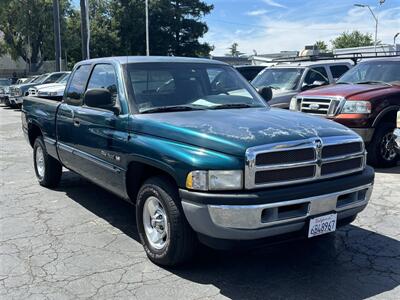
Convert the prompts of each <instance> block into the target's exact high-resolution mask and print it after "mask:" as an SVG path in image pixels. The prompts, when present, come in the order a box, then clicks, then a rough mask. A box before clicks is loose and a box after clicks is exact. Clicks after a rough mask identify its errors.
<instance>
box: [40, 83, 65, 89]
mask: <svg viewBox="0 0 400 300" xmlns="http://www.w3.org/2000/svg"><path fill="white" fill-rule="evenodd" d="M57 85H60V83H56V82H53V83H46V84H38V85H35V88H36V89H37V90H41V89H45V88H50V87H53V86H57Z"/></svg>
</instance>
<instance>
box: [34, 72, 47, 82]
mask: <svg viewBox="0 0 400 300" xmlns="http://www.w3.org/2000/svg"><path fill="white" fill-rule="evenodd" d="M47 76H48V74H43V75H40V76H39V77H37V78H36V79H34V80H32V81H31V82H30V83H42V82H43V81H44V80H45V79H46V78H47Z"/></svg>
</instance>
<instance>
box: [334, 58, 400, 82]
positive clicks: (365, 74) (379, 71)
mask: <svg viewBox="0 0 400 300" xmlns="http://www.w3.org/2000/svg"><path fill="white" fill-rule="evenodd" d="M396 81H400V61H369V62H364V63H360V64H359V65H357V66H355V67H354V68H352V69H351V70H349V71H348V72H347V73H345V74H344V75H343V76H342V77H340V79H339V80H338V81H337V83H354V84H356V83H360V84H362V83H371V84H374V83H391V82H396Z"/></svg>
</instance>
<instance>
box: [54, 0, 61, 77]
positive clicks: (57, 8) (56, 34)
mask: <svg viewBox="0 0 400 300" xmlns="http://www.w3.org/2000/svg"><path fill="white" fill-rule="evenodd" d="M53 19H54V49H55V69H56V71H61V36H60V4H59V2H58V0H53Z"/></svg>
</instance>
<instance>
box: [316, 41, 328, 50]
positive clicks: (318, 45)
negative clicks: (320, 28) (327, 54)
mask: <svg viewBox="0 0 400 300" xmlns="http://www.w3.org/2000/svg"><path fill="white" fill-rule="evenodd" d="M314 47H315V48H317V49H319V50H321V51H327V50H328V45H327V44H326V43H325V42H324V41H316V42H315V44H314Z"/></svg>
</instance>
